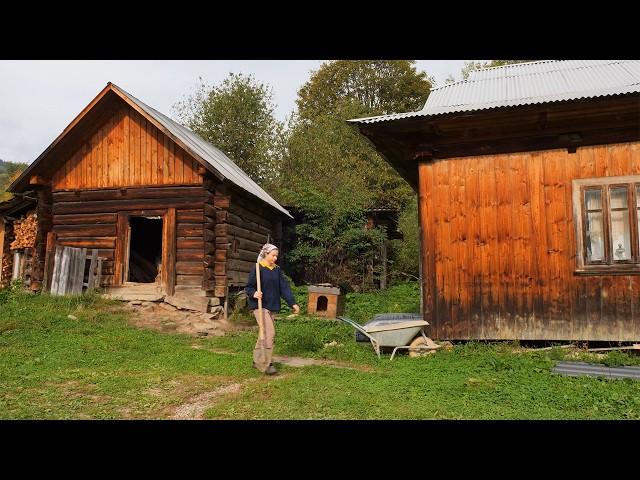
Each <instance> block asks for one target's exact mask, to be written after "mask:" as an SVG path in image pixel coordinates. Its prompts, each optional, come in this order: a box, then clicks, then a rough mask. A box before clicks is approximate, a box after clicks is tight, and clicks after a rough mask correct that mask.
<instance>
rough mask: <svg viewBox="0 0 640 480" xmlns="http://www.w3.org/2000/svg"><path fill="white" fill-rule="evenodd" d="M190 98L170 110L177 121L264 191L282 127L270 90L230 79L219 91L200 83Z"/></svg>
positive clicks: (274, 173) (249, 79)
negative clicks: (227, 158) (226, 157)
mask: <svg viewBox="0 0 640 480" xmlns="http://www.w3.org/2000/svg"><path fill="white" fill-rule="evenodd" d="M199 81H200V84H199V85H198V86H197V87H196V90H195V92H194V93H193V94H192V95H190V96H187V97H186V98H185V99H184V100H182V101H180V102H177V103H176V104H175V105H174V106H173V108H174V111H175V112H176V114H177V116H178V118H179V119H180V121H181V122H182V123H183V124H184V125H185V126H187V127H188V128H190V129H191V130H193V131H194V132H195V133H197V134H198V135H200V136H201V137H202V138H204V139H205V140H207V141H209V142H210V143H211V144H213V145H215V146H216V147H218V148H219V149H220V150H222V151H223V152H224V153H225V154H227V155H228V156H229V158H231V160H233V161H234V162H235V163H236V165H238V166H239V167H240V168H241V169H242V170H243V171H244V172H245V173H246V174H247V175H249V177H251V178H252V179H253V180H254V181H255V182H256V183H258V184H260V185H261V186H262V187H263V188H265V187H266V186H267V185H268V184H272V183H273V182H275V181H276V180H277V177H278V172H279V162H280V160H279V159H280V157H281V155H282V151H283V140H282V137H283V125H282V124H281V122H278V121H277V120H276V118H275V117H274V115H273V111H274V108H275V106H274V104H273V89H272V88H271V87H269V86H266V85H265V84H262V83H259V82H257V81H256V80H255V78H254V77H253V76H252V75H249V76H245V75H243V74H234V73H230V74H229V75H228V76H227V78H225V79H224V80H223V81H222V82H221V83H220V84H219V85H213V86H209V85H207V84H206V82H205V81H204V80H203V79H202V78H199Z"/></svg>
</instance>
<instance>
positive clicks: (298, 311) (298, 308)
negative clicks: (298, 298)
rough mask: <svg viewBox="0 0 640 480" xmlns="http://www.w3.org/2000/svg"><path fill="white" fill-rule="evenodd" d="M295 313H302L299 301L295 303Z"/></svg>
mask: <svg viewBox="0 0 640 480" xmlns="http://www.w3.org/2000/svg"><path fill="white" fill-rule="evenodd" d="M292 308H293V313H296V314H297V313H300V305H298V304H297V303H296V304H295V305H293V307H292Z"/></svg>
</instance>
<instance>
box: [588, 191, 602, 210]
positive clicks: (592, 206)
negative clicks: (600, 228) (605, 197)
mask: <svg viewBox="0 0 640 480" xmlns="http://www.w3.org/2000/svg"><path fill="white" fill-rule="evenodd" d="M584 204H585V205H586V207H587V210H602V192H601V191H600V189H598V190H585V192H584Z"/></svg>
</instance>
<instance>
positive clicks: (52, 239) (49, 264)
mask: <svg viewBox="0 0 640 480" xmlns="http://www.w3.org/2000/svg"><path fill="white" fill-rule="evenodd" d="M2 227H4V224H3V222H1V221H0V228H2ZM3 240H4V239H3V238H2V235H0V260H1V259H2V244H3ZM55 247H56V234H55V233H54V232H49V233H47V247H46V253H45V260H44V275H43V278H42V291H43V292H47V291H49V289H50V287H51V275H52V274H53V262H54V257H55ZM0 277H2V271H1V270H0ZM0 280H1V278H0Z"/></svg>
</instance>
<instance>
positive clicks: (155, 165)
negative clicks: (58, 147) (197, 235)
mask: <svg viewBox="0 0 640 480" xmlns="http://www.w3.org/2000/svg"><path fill="white" fill-rule="evenodd" d="M197 171H198V164H197V162H196V161H195V160H194V159H193V158H192V157H191V156H190V155H189V154H188V153H187V152H185V151H184V150H183V149H182V148H180V147H179V146H178V145H176V144H175V143H174V142H173V141H171V140H170V139H169V138H168V137H167V136H166V135H164V134H163V133H162V132H160V131H159V130H158V129H157V128H156V127H155V126H154V125H152V124H151V122H149V121H147V120H146V119H145V118H144V117H142V116H141V115H140V114H139V113H138V112H136V111H135V110H134V109H133V108H131V107H129V106H123V107H122V108H120V109H119V110H117V111H116V112H115V114H114V115H112V116H111V117H110V118H108V119H107V120H106V122H104V123H103V124H102V125H100V126H97V127H96V129H95V130H94V131H93V132H92V133H91V134H90V135H89V136H88V138H87V139H86V141H84V142H83V143H82V144H81V145H80V147H79V148H78V149H77V150H76V152H75V153H74V154H73V155H72V156H71V158H69V159H68V160H67V161H66V162H64V165H62V166H61V167H60V168H58V169H57V170H56V173H55V174H54V175H53V178H52V189H53V190H54V191H56V190H75V189H97V188H114V187H127V186H147V185H194V184H202V178H201V176H199V175H198V173H197Z"/></svg>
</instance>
